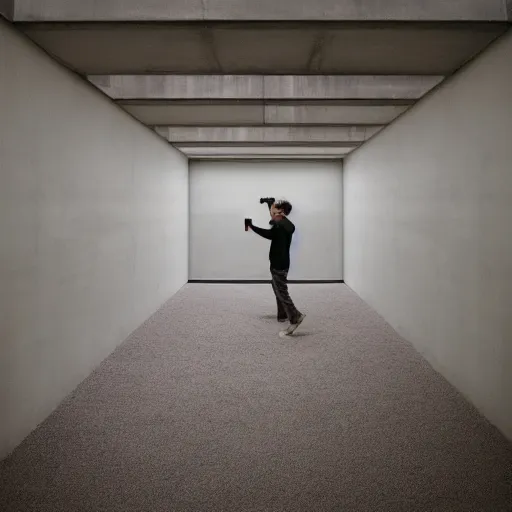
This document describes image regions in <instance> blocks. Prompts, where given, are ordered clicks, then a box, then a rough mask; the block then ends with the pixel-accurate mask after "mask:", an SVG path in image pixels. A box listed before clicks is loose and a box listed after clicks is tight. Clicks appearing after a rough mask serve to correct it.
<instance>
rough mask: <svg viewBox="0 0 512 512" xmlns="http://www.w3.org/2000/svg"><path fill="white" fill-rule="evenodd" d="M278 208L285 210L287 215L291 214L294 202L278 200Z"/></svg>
mask: <svg viewBox="0 0 512 512" xmlns="http://www.w3.org/2000/svg"><path fill="white" fill-rule="evenodd" d="M276 208H277V209H278V210H283V212H284V214H285V215H290V212H291V211H292V204H291V203H290V202H288V201H277V203H276Z"/></svg>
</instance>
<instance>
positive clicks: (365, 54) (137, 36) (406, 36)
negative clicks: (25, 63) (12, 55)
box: [17, 21, 507, 75]
mask: <svg viewBox="0 0 512 512" xmlns="http://www.w3.org/2000/svg"><path fill="white" fill-rule="evenodd" d="M17 26H18V28H20V29H21V30H23V31H24V32H25V33H26V34H27V35H28V36H29V37H30V38H31V39H32V40H34V41H35V42H36V43H37V44H39V45H40V46H42V47H43V48H45V49H46V50H47V51H48V52H49V53H50V54H51V55H54V56H55V57H56V58H58V59H59V60H60V61H61V62H63V63H65V64H66V65H67V66H69V67H71V68H72V69H74V70H76V71H77V72H79V73H80V74H84V75H91V74H148V73H151V74H164V73H177V74H189V75H190V74H204V73H208V74H237V75H240V74H242V75H243V74H289V75H302V74H333V75H336V74H345V75H360V74H362V75H367V74H370V75H447V74H450V73H452V72H453V71H454V70H455V69H457V68H458V67H460V66H461V65H462V64H463V63H464V62H466V61H467V60H468V59H470V58H471V57H472V56H474V55H475V54H476V53H478V52H479V51H481V50H482V49H483V48H485V47H486V46H487V45H488V44H489V43H490V42H491V41H492V40H493V39H495V38H496V37H497V36H498V35H500V34H502V33H503V32H504V31H505V30H506V27H507V25H506V23H393V22H386V23H384V22H379V23H372V22H357V23H332V22H331V23H321V22H316V23H314V22H311V23H291V22H275V21H274V22H260V23H234V22H229V23H228V22H224V23H222V22H211V23H209V24H208V26H205V25H204V23H186V24H183V23H175V24H168V23H167V24H166V23H156V22H155V23H142V24H141V23H83V24H80V23H79V24H72V23H71V24H70V23H35V24H33V23H28V24H18V25H17ZM420 55H421V58H418V56H420Z"/></svg>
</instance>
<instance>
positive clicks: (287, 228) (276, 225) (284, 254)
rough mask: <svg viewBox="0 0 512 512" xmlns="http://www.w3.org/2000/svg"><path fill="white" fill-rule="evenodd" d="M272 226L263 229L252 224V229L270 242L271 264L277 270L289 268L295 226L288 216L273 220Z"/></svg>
mask: <svg viewBox="0 0 512 512" xmlns="http://www.w3.org/2000/svg"><path fill="white" fill-rule="evenodd" d="M271 224H272V228H270V229H262V228H259V227H257V226H251V228H252V230H253V231H254V232H255V233H256V234H258V235H260V236H261V237H263V238H266V239H267V240H271V243H270V253H269V259H270V266H271V267H272V268H275V269H276V270H288V269H289V268H290V245H291V243H292V237H293V233H294V231H295V226H294V225H293V223H292V222H290V220H288V219H287V218H286V217H283V218H282V219H281V220H277V221H271Z"/></svg>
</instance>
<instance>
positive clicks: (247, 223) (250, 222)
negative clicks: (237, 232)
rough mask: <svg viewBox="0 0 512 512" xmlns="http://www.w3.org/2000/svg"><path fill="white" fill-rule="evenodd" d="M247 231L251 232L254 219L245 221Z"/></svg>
mask: <svg viewBox="0 0 512 512" xmlns="http://www.w3.org/2000/svg"><path fill="white" fill-rule="evenodd" d="M244 222H245V231H249V226H251V225H252V219H245V221H244Z"/></svg>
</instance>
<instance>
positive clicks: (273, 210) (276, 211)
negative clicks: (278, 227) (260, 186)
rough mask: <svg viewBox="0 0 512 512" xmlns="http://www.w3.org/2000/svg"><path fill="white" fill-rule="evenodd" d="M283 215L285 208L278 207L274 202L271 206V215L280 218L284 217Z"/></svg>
mask: <svg viewBox="0 0 512 512" xmlns="http://www.w3.org/2000/svg"><path fill="white" fill-rule="evenodd" d="M282 215H283V210H280V209H279V208H277V207H276V204H275V203H274V204H273V205H272V206H271V207H270V216H271V217H272V218H273V219H275V218H276V217H277V218H280V217H282Z"/></svg>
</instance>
